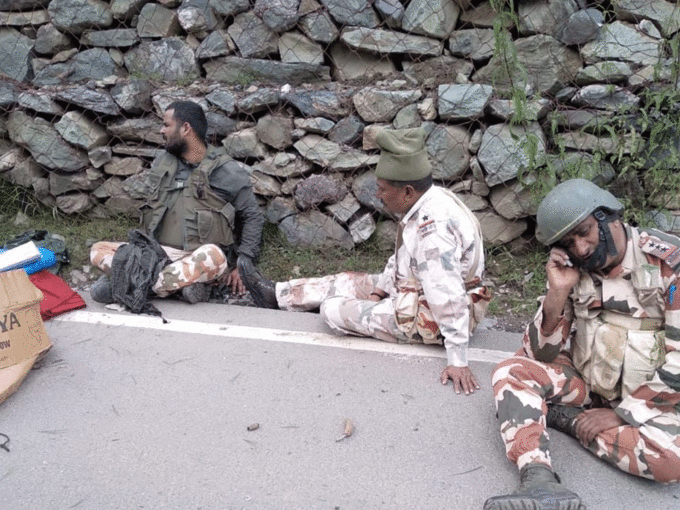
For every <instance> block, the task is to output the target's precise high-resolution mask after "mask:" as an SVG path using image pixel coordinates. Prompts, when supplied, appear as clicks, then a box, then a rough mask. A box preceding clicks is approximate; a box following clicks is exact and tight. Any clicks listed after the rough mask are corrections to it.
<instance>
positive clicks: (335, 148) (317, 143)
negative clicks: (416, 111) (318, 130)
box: [293, 135, 378, 171]
mask: <svg viewBox="0 0 680 510" xmlns="http://www.w3.org/2000/svg"><path fill="white" fill-rule="evenodd" d="M293 146H294V147H295V148H296V149H297V151H298V152H299V153H300V155H301V156H302V157H303V158H305V159H307V160H309V161H311V162H312V163H316V164H318V165H320V166H322V167H324V168H329V169H331V170H337V171H343V170H354V169H356V168H360V167H363V166H367V165H374V164H377V163H378V156H369V155H367V154H365V153H363V152H362V151H358V150H356V149H352V148H346V147H342V146H340V145H338V144H336V143H334V142H331V141H330V140H326V139H325V138H322V137H320V136H318V135H307V136H305V137H304V138H301V139H300V140H298V141H297V142H295V143H294V144H293Z"/></svg>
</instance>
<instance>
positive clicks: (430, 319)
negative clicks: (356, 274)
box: [377, 186, 484, 367]
mask: <svg viewBox="0 0 680 510" xmlns="http://www.w3.org/2000/svg"><path fill="white" fill-rule="evenodd" d="M471 268H472V271H471ZM483 271H484V253H483V248H482V239H481V230H480V228H479V223H478V222H477V220H476V218H475V217H474V215H472V213H471V212H470V210H469V209H467V207H465V205H464V204H463V203H462V202H460V200H459V199H457V198H456V197H455V195H453V193H451V192H450V191H448V190H446V189H443V188H439V187H436V186H432V187H431V188H430V189H429V190H427V191H426V192H425V193H424V194H423V196H422V197H420V199H419V200H418V201H417V202H416V203H415V204H414V205H413V207H412V208H411V209H410V210H409V212H408V213H406V215H405V216H404V217H403V218H402V219H401V221H400V222H399V234H398V236H397V245H396V249H395V254H394V255H392V257H390V260H389V261H388V263H387V266H386V267H385V270H384V271H383V273H382V274H381V275H380V278H379V280H378V284H377V287H378V288H380V289H382V290H384V291H385V292H387V293H388V294H390V297H391V298H392V299H394V300H395V310H396V319H397V324H398V326H399V329H401V330H402V331H404V332H406V331H407V330H409V329H410V330H411V331H412V332H413V333H412V336H415V335H419V336H421V337H424V338H418V340H421V341H424V342H426V343H442V337H443V343H444V346H445V347H446V353H447V359H448V364H449V365H454V366H457V367H462V366H467V346H468V339H469V311H468V303H469V302H468V296H467V293H466V282H471V281H477V282H479V281H481V276H482V273H483ZM410 298H412V299H413V302H414V303H415V305H416V307H415V310H414V312H413V313H409V312H405V313H400V308H403V307H400V303H403V302H404V301H406V302H408V301H409V300H410ZM402 312H403V310H402ZM409 323H411V324H412V326H413V327H412V328H411V327H409V326H410V324H409ZM413 323H415V324H413ZM416 330H417V331H418V332H417V333H415V331H416ZM428 333H431V334H428ZM407 334H408V333H407ZM428 337H429V338H428Z"/></svg>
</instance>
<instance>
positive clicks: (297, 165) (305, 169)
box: [253, 152, 312, 178]
mask: <svg viewBox="0 0 680 510" xmlns="http://www.w3.org/2000/svg"><path fill="white" fill-rule="evenodd" d="M311 170H312V165H311V164H310V163H309V162H308V161H305V160H304V159H302V158H301V157H300V156H298V155H296V154H289V153H287V152H277V153H276V154H275V155H274V156H269V157H267V158H265V159H264V160H262V161H259V162H257V163H255V164H254V165H253V171H258V172H261V173H263V174H267V175H273V176H275V177H279V178H286V177H293V176H300V175H304V174H307V173H309V172H310V171H311Z"/></svg>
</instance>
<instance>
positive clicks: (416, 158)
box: [375, 128, 432, 181]
mask: <svg viewBox="0 0 680 510" xmlns="http://www.w3.org/2000/svg"><path fill="white" fill-rule="evenodd" d="M425 138H426V134H425V130H424V129H423V128H413V129H391V130H383V131H380V132H379V133H378V135H377V136H376V137H375V142H376V144H378V147H380V149H381V153H380V160H379V161H378V166H377V167H376V169H375V176H376V177H377V178H378V179H385V180H387V181H417V180H420V179H424V178H425V177H427V176H428V175H430V174H431V173H432V166H431V165H430V161H429V160H428V159H427V150H426V149H425Z"/></svg>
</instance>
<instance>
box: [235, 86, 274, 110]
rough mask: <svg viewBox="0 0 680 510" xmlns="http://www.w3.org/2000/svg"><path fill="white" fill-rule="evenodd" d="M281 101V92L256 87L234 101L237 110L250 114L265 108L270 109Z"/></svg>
mask: <svg viewBox="0 0 680 510" xmlns="http://www.w3.org/2000/svg"><path fill="white" fill-rule="evenodd" d="M280 102H281V93H280V92H279V91H278V90H277V89H270V88H258V89H257V90H256V91H255V92H253V93H252V94H249V95H247V96H245V97H243V98H241V99H239V100H238V101H237V103H236V108H237V110H239V111H241V112H243V113H246V114H252V113H256V112H261V111H265V110H271V109H272V108H273V107H275V106H277V105H278V104H279V103H280Z"/></svg>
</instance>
